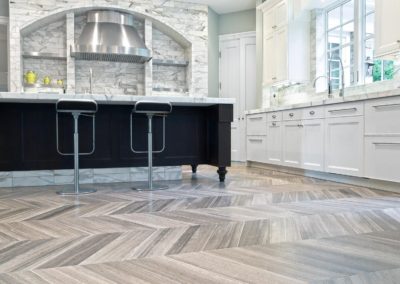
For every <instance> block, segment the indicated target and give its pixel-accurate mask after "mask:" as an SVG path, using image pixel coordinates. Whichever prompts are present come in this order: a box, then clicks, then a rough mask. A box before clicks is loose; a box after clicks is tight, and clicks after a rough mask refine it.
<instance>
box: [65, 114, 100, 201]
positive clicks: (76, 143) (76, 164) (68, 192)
mask: <svg viewBox="0 0 400 284" xmlns="http://www.w3.org/2000/svg"><path fill="white" fill-rule="evenodd" d="M73 117H74V190H73V191H72V190H63V191H58V192H57V194H59V195H80V194H89V193H93V192H96V190H95V189H87V188H85V189H82V190H80V188H79V130H78V129H79V124H78V120H79V114H76V113H74V114H73Z"/></svg>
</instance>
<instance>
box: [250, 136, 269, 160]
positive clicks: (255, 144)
mask: <svg viewBox="0 0 400 284" xmlns="http://www.w3.org/2000/svg"><path fill="white" fill-rule="evenodd" d="M266 154H267V141H266V137H265V136H248V137H247V160H248V161H252V162H260V163H265V162H266Z"/></svg>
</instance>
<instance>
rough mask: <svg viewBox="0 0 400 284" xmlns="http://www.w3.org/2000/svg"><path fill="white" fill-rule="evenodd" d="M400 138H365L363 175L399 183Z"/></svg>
mask: <svg viewBox="0 0 400 284" xmlns="http://www.w3.org/2000/svg"><path fill="white" fill-rule="evenodd" d="M399 169H400V137H366V138H365V175H366V177H368V178H372V179H379V180H386V181H393V182H400V172H399Z"/></svg>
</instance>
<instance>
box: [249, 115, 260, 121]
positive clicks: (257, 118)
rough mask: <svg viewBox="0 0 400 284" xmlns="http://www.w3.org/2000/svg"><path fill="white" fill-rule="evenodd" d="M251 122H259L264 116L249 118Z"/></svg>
mask: <svg viewBox="0 0 400 284" xmlns="http://www.w3.org/2000/svg"><path fill="white" fill-rule="evenodd" d="M249 119H250V120H259V119H262V116H257V117H249Z"/></svg>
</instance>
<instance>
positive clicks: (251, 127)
mask: <svg viewBox="0 0 400 284" xmlns="http://www.w3.org/2000/svg"><path fill="white" fill-rule="evenodd" d="M246 127H247V131H246V132H247V135H267V114H266V113H261V114H252V115H248V116H247V125H246Z"/></svg>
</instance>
